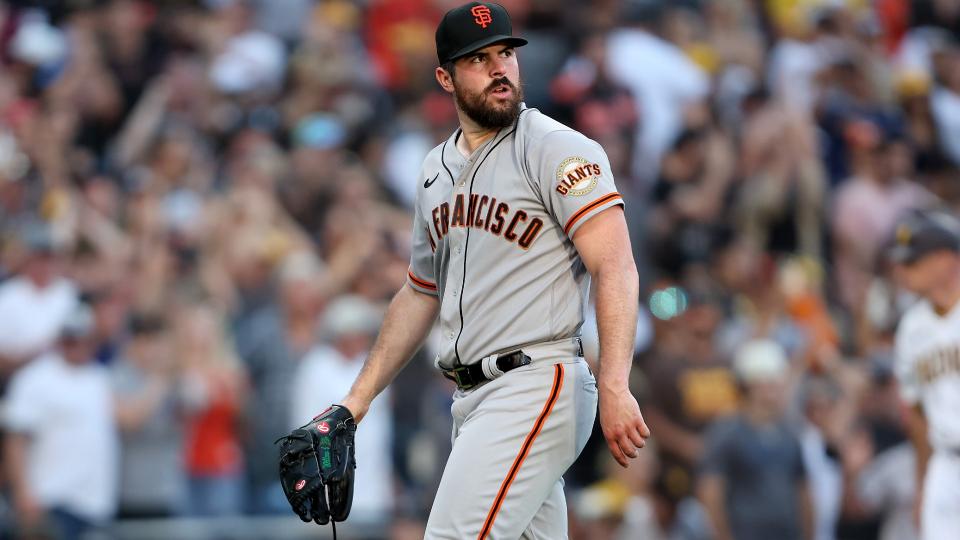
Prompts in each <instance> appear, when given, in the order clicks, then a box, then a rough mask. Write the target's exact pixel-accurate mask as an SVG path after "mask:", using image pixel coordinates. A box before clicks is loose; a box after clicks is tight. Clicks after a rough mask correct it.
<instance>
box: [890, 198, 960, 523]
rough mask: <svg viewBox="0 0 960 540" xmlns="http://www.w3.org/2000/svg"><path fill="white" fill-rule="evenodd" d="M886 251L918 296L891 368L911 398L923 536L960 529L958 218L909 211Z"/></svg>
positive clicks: (899, 334)
mask: <svg viewBox="0 0 960 540" xmlns="http://www.w3.org/2000/svg"><path fill="white" fill-rule="evenodd" d="M895 232H896V234H895V238H894V242H893V246H892V248H891V251H890V254H891V258H892V259H893V261H894V262H895V263H896V265H897V266H896V272H897V275H898V277H899V279H900V281H901V283H902V284H903V285H904V286H905V287H906V288H907V289H909V290H910V291H912V292H913V293H915V294H917V295H918V296H919V297H920V298H921V300H920V301H919V302H917V303H916V304H915V305H913V306H912V307H911V308H910V309H909V310H907V312H906V313H905V314H904V316H903V318H902V319H901V321H900V325H899V327H898V328H897V336H896V355H897V360H896V362H897V363H896V371H897V378H898V380H899V382H900V388H901V394H902V396H903V399H904V400H905V401H906V402H907V403H908V404H910V405H912V406H913V414H912V416H913V417H914V418H913V419H912V420H913V421H912V422H911V424H912V426H913V427H912V429H911V432H912V433H911V438H912V439H913V443H914V446H915V448H916V451H917V487H918V489H917V497H918V500H917V504H918V510H919V513H920V516H919V517H920V519H919V522H920V530H921V535H922V538H923V539H924V540H948V539H955V538H957V537H958V535H960V414H958V412H960V222H957V220H956V219H954V218H953V217H951V216H949V215H947V214H944V213H941V212H932V211H927V212H916V213H911V214H909V215H907V216H906V217H905V218H904V219H902V220H901V222H900V223H899V224H898V225H897V227H896V231H895Z"/></svg>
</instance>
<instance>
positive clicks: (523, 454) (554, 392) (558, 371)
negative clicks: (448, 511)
mask: <svg viewBox="0 0 960 540" xmlns="http://www.w3.org/2000/svg"><path fill="white" fill-rule="evenodd" d="M561 388H563V364H556V365H555V366H554V376H553V388H552V389H551V390H550V397H548V398H547V402H546V403H544V404H543V410H542V411H540V416H538V417H537V421H536V422H534V424H533V429H531V430H530V433H528V434H527V438H526V439H525V440H524V441H523V446H521V447H520V453H519V454H517V457H516V459H514V460H513V465H512V466H511V467H510V472H508V473H507V477H506V478H504V479H503V483H502V484H500V491H498V492H497V498H496V499H494V500H493V506H491V507H490V511H489V512H487V519H486V520H484V522H483V528H482V529H481V530H480V535H479V536H477V540H484V539H485V538H486V537H487V535H488V534H490V530H491V529H492V528H493V521H494V520H495V519H496V518H497V514H498V513H499V512H500V507H501V506H502V505H503V500H504V499H506V498H507V491H509V489H510V485H511V484H513V481H514V480H515V479H516V477H517V473H518V472H519V471H520V466H521V465H523V461H524V460H525V459H527V454H529V453H530V448H531V447H532V446H533V441H534V440H535V439H536V438H537V435H539V434H540V430H541V429H542V428H543V424H545V423H546V421H547V417H548V416H550V411H552V410H553V406H554V405H555V404H556V403H557V398H558V397H559V396H560V389H561Z"/></svg>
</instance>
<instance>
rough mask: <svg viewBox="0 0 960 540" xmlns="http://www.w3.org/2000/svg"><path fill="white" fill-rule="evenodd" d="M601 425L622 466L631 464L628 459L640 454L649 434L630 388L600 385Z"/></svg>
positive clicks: (615, 457) (609, 445)
mask: <svg viewBox="0 0 960 540" xmlns="http://www.w3.org/2000/svg"><path fill="white" fill-rule="evenodd" d="M600 428H601V429H602V430H603V436H604V438H606V439H607V446H608V447H609V448H610V453H611V454H613V457H614V459H616V460H617V463H619V464H620V466H621V467H628V466H629V464H630V462H629V460H630V459H632V458H635V457H637V456H638V455H639V449H641V448H643V447H644V446H646V445H647V443H646V438H647V437H649V436H650V428H648V427H647V424H646V423H645V422H644V421H643V415H642V414H640V405H639V404H637V399H636V398H635V397H633V394H631V393H630V390H629V389H628V388H622V389H615V390H614V389H604V388H601V389H600Z"/></svg>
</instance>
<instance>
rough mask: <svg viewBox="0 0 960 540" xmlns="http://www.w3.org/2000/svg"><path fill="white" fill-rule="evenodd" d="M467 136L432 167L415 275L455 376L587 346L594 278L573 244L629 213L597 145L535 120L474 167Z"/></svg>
mask: <svg viewBox="0 0 960 540" xmlns="http://www.w3.org/2000/svg"><path fill="white" fill-rule="evenodd" d="M459 136H460V130H457V131H456V132H455V133H454V134H453V135H451V136H450V138H449V139H447V140H446V141H445V142H444V143H443V144H441V145H439V146H437V147H436V148H435V149H433V150H432V151H431V152H430V153H429V154H428V155H427V158H426V159H425V160H424V164H423V169H422V170H421V177H420V179H419V180H420V181H418V186H419V187H418V191H417V203H416V207H415V211H414V226H413V251H412V254H411V260H410V269H409V272H408V275H407V282H408V284H409V285H410V286H411V287H413V288H414V289H416V290H417V291H419V292H421V293H425V294H432V295H437V296H439V297H440V317H439V319H440V320H439V325H440V327H439V329H440V332H441V333H442V337H443V340H442V345H441V348H440V351H439V354H438V356H437V360H436V363H437V365H438V366H439V367H442V368H447V369H449V368H452V367H455V366H456V365H465V364H472V363H475V362H477V361H479V360H480V359H481V358H483V357H484V356H487V355H490V354H493V353H501V352H507V351H511V350H515V349H517V348H521V347H523V346H525V345H528V344H532V343H540V342H544V341H553V340H559V339H563V338H571V337H573V336H577V335H579V333H580V327H581V325H582V324H583V317H584V305H585V302H586V299H587V294H588V292H589V288H590V277H589V274H588V273H587V271H586V267H585V266H584V264H583V261H582V260H581V259H580V256H579V254H578V253H577V250H576V249H575V248H574V245H573V242H572V240H571V239H572V238H573V235H574V233H576V231H577V229H578V228H579V227H580V226H582V225H583V224H584V223H585V222H586V221H587V220H589V219H590V218H591V217H593V216H595V215H596V214H598V213H600V212H602V211H603V210H606V209H607V208H610V207H612V206H616V205H623V199H622V198H621V196H620V194H619V193H617V191H616V186H615V185H614V180H613V176H612V174H611V172H610V164H609V162H608V161H607V156H606V154H605V153H604V151H603V149H602V148H601V147H600V145H599V144H597V143H596V142H594V141H592V140H590V139H588V138H587V137H585V136H584V135H582V134H580V133H579V132H577V131H574V130H572V129H570V128H568V127H566V126H564V125H563V124H561V123H559V122H556V121H555V120H553V119H551V118H549V117H547V116H546V115H544V114H542V113H540V111H538V110H536V109H529V108H523V109H521V112H520V116H519V118H518V119H517V121H516V122H514V125H512V126H510V127H507V128H503V129H501V130H500V131H499V132H498V133H497V134H496V136H494V137H492V138H491V139H490V140H488V141H487V142H485V143H484V144H483V145H482V146H481V147H480V148H477V150H476V151H475V152H474V153H473V155H471V156H470V157H469V158H465V157H464V156H463V154H462V153H461V152H460V151H459V150H458V149H457V147H456V141H457V138H458V137H459ZM438 174H439V177H437V176H436V175H438ZM433 178H436V180H435V181H433V182H430V180H431V179H433Z"/></svg>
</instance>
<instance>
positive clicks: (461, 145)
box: [457, 110, 499, 157]
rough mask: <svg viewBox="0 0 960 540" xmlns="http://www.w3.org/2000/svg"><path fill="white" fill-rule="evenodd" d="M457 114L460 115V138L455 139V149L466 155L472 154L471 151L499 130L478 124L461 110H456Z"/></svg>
mask: <svg viewBox="0 0 960 540" xmlns="http://www.w3.org/2000/svg"><path fill="white" fill-rule="evenodd" d="M457 116H459V117H460V131H461V135H460V138H459V139H457V149H459V150H460V152H461V153H463V154H464V155H465V156H467V157H470V156H471V155H473V152H474V151H476V149H477V148H480V147H481V146H482V145H483V143H485V142H487V141H488V140H490V138H491V137H493V136H494V135H496V134H497V132H498V131H499V130H498V129H490V128H485V127H481V126H478V125H477V123H476V122H474V121H473V120H471V119H470V118H469V117H467V115H466V114H464V113H463V112H462V111H459V110H458V111H457Z"/></svg>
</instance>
